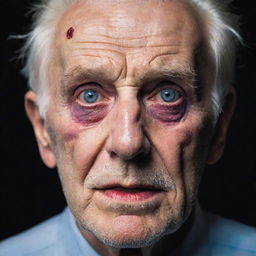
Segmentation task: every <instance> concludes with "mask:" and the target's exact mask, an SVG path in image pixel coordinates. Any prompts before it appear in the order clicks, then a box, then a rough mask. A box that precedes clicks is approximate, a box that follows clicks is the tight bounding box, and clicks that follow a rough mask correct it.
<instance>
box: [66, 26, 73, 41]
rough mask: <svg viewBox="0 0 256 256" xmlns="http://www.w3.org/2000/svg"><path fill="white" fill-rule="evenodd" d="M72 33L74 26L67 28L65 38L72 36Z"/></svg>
mask: <svg viewBox="0 0 256 256" xmlns="http://www.w3.org/2000/svg"><path fill="white" fill-rule="evenodd" d="M73 34H74V28H73V27H71V28H69V29H68V31H67V33H66V36H67V39H71V38H72V37H73Z"/></svg>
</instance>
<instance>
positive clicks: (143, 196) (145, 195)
mask: <svg viewBox="0 0 256 256" xmlns="http://www.w3.org/2000/svg"><path fill="white" fill-rule="evenodd" d="M102 192H103V194H104V195H105V196H107V197H109V198H111V199H113V200H117V201H125V202H138V201H145V200H147V199H150V198H152V197H153V196H155V195H157V194H159V193H160V192H161V191H157V190H156V191H154V190H141V191H136V190H134V191H132V190H128V189H127V190H126V189H107V190H104V191H102Z"/></svg>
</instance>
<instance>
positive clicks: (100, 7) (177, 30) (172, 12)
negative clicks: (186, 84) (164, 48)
mask: <svg viewBox="0 0 256 256" xmlns="http://www.w3.org/2000/svg"><path fill="white" fill-rule="evenodd" d="M71 27H72V29H73V28H74V31H72V35H71V36H73V32H74V36H75V38H76V40H84V39H85V37H86V39H87V40H90V38H94V39H97V37H101V36H104V37H106V38H107V37H109V38H113V39H124V40H130V43H132V40H133V39H134V40H136V42H135V44H136V45H138V40H139V39H144V41H143V42H142V43H143V44H144V45H145V39H147V40H149V41H150V42H149V43H157V41H159V39H160V40H161V42H162V43H164V42H165V40H166V42H167V43H168V40H170V39H172V38H175V39H176V40H177V44H178V43H181V42H178V41H181V40H182V41H184V42H187V43H189V44H195V43H197V42H198V41H199V40H200V24H199V20H198V18H197V15H196V13H195V12H194V11H193V9H192V8H191V6H189V5H188V3H186V1H185V0H165V1H164V0H87V1H86V0H85V1H79V2H77V3H76V4H73V5H72V6H70V7H69V8H68V9H67V10H66V12H65V13H64V14H63V15H62V17H61V18H60V20H59V22H58V24H57V27H56V31H55V36H56V38H57V40H58V41H64V40H65V36H64V35H65V34H66V35H67V31H68V29H69V28H71ZM69 32H70V31H69ZM177 35H180V36H177ZM69 36H70V34H69Z"/></svg>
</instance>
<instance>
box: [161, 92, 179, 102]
mask: <svg viewBox="0 0 256 256" xmlns="http://www.w3.org/2000/svg"><path fill="white" fill-rule="evenodd" d="M159 97H160V99H161V100H162V101H164V102H167V103H170V102H174V101H176V100H177V99H179V98H180V93H179V92H178V91H177V90H175V89H172V88H165V89H162V90H161V91H160V92H159V93H158V95H157V98H159Z"/></svg>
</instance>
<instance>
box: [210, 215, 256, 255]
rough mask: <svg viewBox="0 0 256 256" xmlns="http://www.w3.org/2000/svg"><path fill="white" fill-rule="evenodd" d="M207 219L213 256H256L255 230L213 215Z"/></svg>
mask: <svg viewBox="0 0 256 256" xmlns="http://www.w3.org/2000/svg"><path fill="white" fill-rule="evenodd" d="M207 219H208V223H209V240H210V243H211V247H212V250H213V251H214V252H215V253H213V255H220V256H222V255H234V256H235V255H239V256H256V228H253V227H250V226H247V225H245V224H242V223H239V222H236V221H233V220H229V219H226V218H222V217H219V216H216V215H213V214H207ZM223 253H224V254H223Z"/></svg>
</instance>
